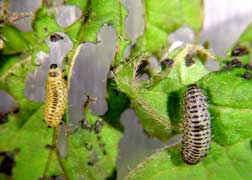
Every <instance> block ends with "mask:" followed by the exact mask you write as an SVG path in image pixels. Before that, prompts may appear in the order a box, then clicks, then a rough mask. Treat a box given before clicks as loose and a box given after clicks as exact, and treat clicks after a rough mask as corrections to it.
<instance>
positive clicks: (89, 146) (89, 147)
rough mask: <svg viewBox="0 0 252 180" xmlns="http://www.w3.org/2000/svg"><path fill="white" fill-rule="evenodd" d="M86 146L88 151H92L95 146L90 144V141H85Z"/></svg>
mask: <svg viewBox="0 0 252 180" xmlns="http://www.w3.org/2000/svg"><path fill="white" fill-rule="evenodd" d="M84 146H85V148H86V149H87V150H88V151H91V150H92V149H93V146H92V145H89V144H88V143H85V144H84Z"/></svg>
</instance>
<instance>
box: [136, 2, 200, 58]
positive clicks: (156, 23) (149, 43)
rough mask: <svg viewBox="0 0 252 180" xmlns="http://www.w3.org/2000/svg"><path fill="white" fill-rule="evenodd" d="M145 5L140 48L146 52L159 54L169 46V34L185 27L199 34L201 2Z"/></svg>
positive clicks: (151, 3) (148, 3)
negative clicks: (158, 52)
mask: <svg viewBox="0 0 252 180" xmlns="http://www.w3.org/2000/svg"><path fill="white" fill-rule="evenodd" d="M144 5H145V33H144V34H143V36H142V37H140V39H139V42H138V46H140V47H141V48H143V50H145V51H150V52H154V53H155V52H157V51H159V50H160V49H161V48H163V47H166V46H167V38H168V35H169V33H171V32H173V31H175V30H177V29H178V28H180V27H181V26H183V25H186V26H189V27H190V28H192V29H193V30H194V31H195V32H196V34H197V33H198V32H199V30H200V28H201V25H202V19H203V16H204V15H203V12H202V9H201V0H192V1H187V0H181V1H176V0H163V1H156V0H148V1H145V2H144Z"/></svg>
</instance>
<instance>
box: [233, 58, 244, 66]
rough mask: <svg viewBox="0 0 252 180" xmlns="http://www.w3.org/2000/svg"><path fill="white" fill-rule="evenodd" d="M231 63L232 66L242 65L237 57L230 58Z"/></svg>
mask: <svg viewBox="0 0 252 180" xmlns="http://www.w3.org/2000/svg"><path fill="white" fill-rule="evenodd" d="M231 65H232V66H233V67H242V63H241V61H240V60H239V59H232V60H231Z"/></svg>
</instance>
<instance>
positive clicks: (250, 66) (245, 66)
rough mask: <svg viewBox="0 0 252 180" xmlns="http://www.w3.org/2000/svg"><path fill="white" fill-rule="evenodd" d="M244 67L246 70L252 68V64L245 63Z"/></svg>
mask: <svg viewBox="0 0 252 180" xmlns="http://www.w3.org/2000/svg"><path fill="white" fill-rule="evenodd" d="M243 67H244V69H246V70H251V69H252V65H251V64H245V65H244V66H243Z"/></svg>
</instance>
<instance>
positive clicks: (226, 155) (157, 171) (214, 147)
mask: <svg viewBox="0 0 252 180" xmlns="http://www.w3.org/2000/svg"><path fill="white" fill-rule="evenodd" d="M251 165H252V153H251V140H250V139H244V140H243V141H241V142H239V143H236V144H233V145H232V146H227V147H223V146H220V145H218V144H216V143H212V144H211V150H210V152H209V154H208V156H207V157H206V158H205V159H204V160H203V161H202V162H200V163H198V164H196V165H188V164H186V163H184V162H183V160H182V159H181V155H180V147H179V146H177V147H172V148H169V149H162V150H160V151H159V152H156V153H154V154H153V155H152V156H150V157H148V158H147V159H146V160H145V161H143V162H142V163H140V164H139V165H138V166H137V167H136V168H134V169H132V170H131V172H130V174H129V175H128V176H127V177H126V178H125V179H130V180H134V179H137V180H141V179H146V178H147V177H148V179H150V180H152V179H208V180H214V179H250V178H252V172H251V171H249V170H248V167H250V166H251Z"/></svg>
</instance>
